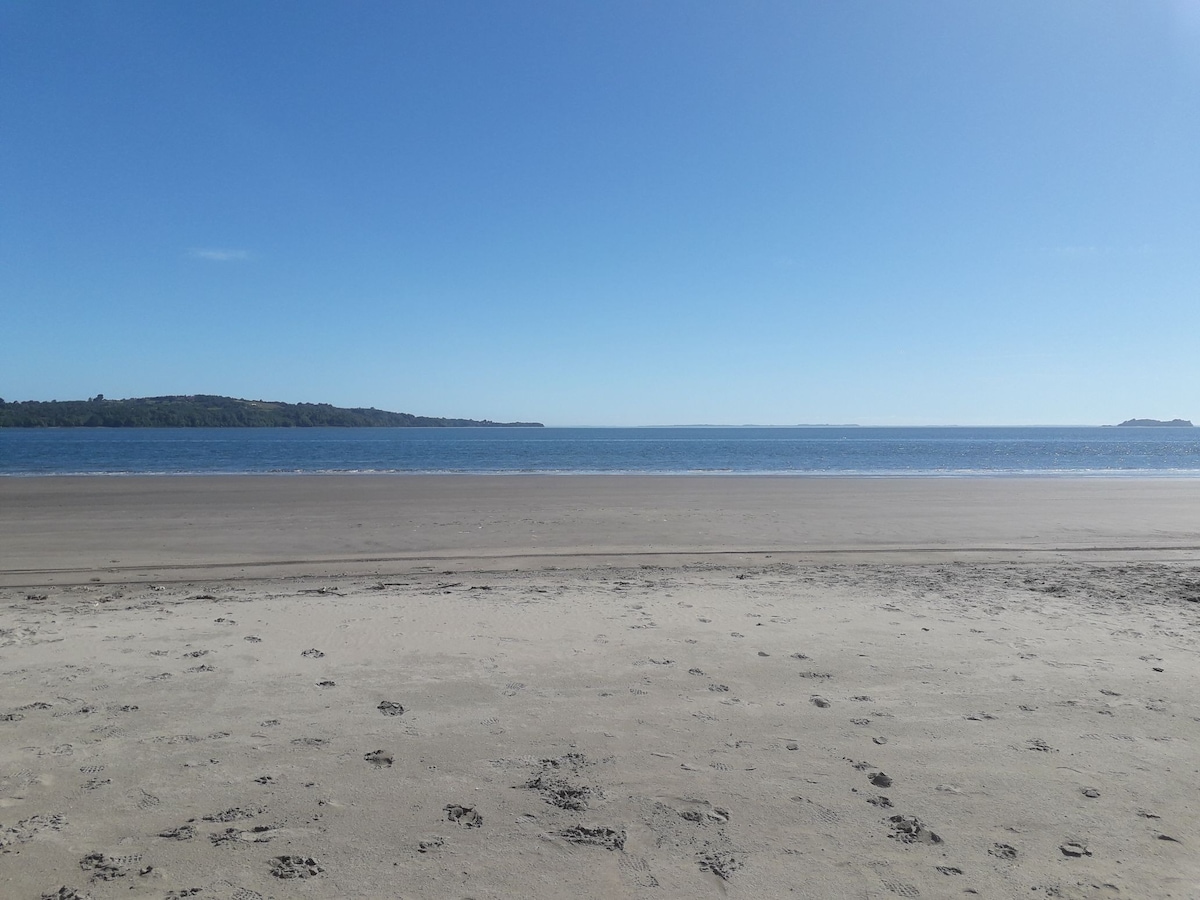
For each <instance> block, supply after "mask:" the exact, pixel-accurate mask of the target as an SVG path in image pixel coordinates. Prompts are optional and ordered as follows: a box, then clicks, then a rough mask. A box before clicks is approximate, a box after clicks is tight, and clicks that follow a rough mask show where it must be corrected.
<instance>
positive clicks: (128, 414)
mask: <svg viewBox="0 0 1200 900" xmlns="http://www.w3.org/2000/svg"><path fill="white" fill-rule="evenodd" d="M326 426H338V427H354V428H363V427H382V428H464V427H465V428H487V427H493V428H495V427H508V428H513V427H520V428H541V427H542V424H541V423H540V422H492V421H489V420H487V419H483V420H478V419H448V418H441V417H436V416H414V415H412V414H411V413H398V412H388V411H386V410H382V409H374V408H370V409H361V408H355V409H344V408H342V407H338V406H331V405H330V404H328V403H280V402H275V401H266V400H239V399H236V398H233V397H216V396H212V395H209V394H193V395H188V396H169V397H135V398H131V399H127V400H108V399H106V398H105V397H104V395H103V394H98V395H97V396H95V397H92V398H91V399H90V400H26V401H23V402H14V403H6V402H5V401H4V400H0V428H315V427H326Z"/></svg>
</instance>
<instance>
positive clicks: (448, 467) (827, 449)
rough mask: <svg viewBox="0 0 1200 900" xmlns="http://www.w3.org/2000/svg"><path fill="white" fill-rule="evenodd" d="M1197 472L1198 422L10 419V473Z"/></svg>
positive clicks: (2, 469)
mask: <svg viewBox="0 0 1200 900" xmlns="http://www.w3.org/2000/svg"><path fill="white" fill-rule="evenodd" d="M283 473H305V474H312V473H346V474H349V473H361V474H379V473H467V474H589V473H594V474H634V473H655V474H696V473H703V474H714V475H719V474H784V475H810V476H815V475H835V476H836V475H857V476H883V477H887V476H903V475H917V476H932V475H940V476H1004V475H1043V476H1046V475H1048V476H1054V475H1068V476H1078V475H1104V476H1114V475H1140V476H1151V475H1152V476H1159V477H1162V476H1184V477H1196V476H1200V429H1195V428H855V427H807V428H753V427H746V428H708V427H696V428H306V429H291V428H246V429H233V428H168V429H155V428H129V429H83V428H80V429H0V475H70V474H95V475H104V474H108V475H150V474H283Z"/></svg>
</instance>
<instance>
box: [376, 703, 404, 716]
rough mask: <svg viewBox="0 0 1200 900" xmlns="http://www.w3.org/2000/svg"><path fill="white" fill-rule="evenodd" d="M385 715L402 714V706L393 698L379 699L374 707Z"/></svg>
mask: <svg viewBox="0 0 1200 900" xmlns="http://www.w3.org/2000/svg"><path fill="white" fill-rule="evenodd" d="M375 708H376V709H377V710H379V711H380V712H381V713H383V715H385V716H402V715H404V707H403V706H401V705H400V704H399V703H397V702H396V701H395V700H380V701H379V705H378V706H377V707H375Z"/></svg>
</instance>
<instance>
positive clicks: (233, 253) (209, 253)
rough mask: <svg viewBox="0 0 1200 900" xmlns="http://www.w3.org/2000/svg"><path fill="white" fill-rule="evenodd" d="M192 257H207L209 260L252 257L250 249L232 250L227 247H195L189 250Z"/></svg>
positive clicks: (229, 260) (220, 260) (222, 260)
mask: <svg viewBox="0 0 1200 900" xmlns="http://www.w3.org/2000/svg"><path fill="white" fill-rule="evenodd" d="M188 256H190V257H191V258H192V259H207V260H208V261H209V262H239V261H241V260H246V259H249V258H250V251H248V250H230V249H228V248H225V247H193V248H192V249H191V250H189V251H188Z"/></svg>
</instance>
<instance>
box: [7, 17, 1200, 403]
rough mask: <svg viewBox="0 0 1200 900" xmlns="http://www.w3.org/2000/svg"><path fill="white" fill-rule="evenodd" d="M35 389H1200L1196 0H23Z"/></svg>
mask: <svg viewBox="0 0 1200 900" xmlns="http://www.w3.org/2000/svg"><path fill="white" fill-rule="evenodd" d="M0 121H2V122H3V123H4V124H3V132H4V134H3V139H2V140H0V316H2V318H0V329H2V331H0V333H2V335H3V342H2V343H3V346H2V349H0V396H2V397H3V398H4V399H6V400H10V401H11V400H34V399H36V400H49V399H74V398H82V397H86V396H91V395H94V394H96V393H104V394H105V395H106V396H109V397H132V396H146V395H159V394H175V393H215V394H228V395H232V396H238V397H247V398H253V399H258V398H262V399H276V400H287V401H323V402H330V403H334V404H337V405H342V406H375V407H378V408H383V409H392V410H399V411H404V412H413V413H417V414H422V415H446V416H467V417H472V418H490V419H494V420H512V419H525V420H531V419H535V420H540V421H543V422H546V423H547V424H552V425H638V424H685V423H718V424H743V423H757V424H776V425H788V424H796V423H802V422H804V423H810V422H835V423H841V422H859V423H863V424H882V425H888V424H954V423H957V424H1101V423H1108V422H1115V421H1120V420H1122V419H1124V418H1128V417H1131V416H1150V417H1158V418H1172V417H1175V416H1184V417H1191V418H1196V419H1200V399H1198V398H1200V391H1198V388H1200V361H1198V360H1200V352H1197V347H1196V345H1197V335H1200V149H1198V148H1200V3H1197V2H1194V0H1178V2H1167V0H1163V2H1156V0H1126V2H1106V0H1053V2H1046V0H1004V2H979V3H963V2H959V0H946V2H922V0H913V2H904V3H898V2H884V0H879V2H855V0H847V2H825V0H822V2H801V0H788V2H766V0H763V2H757V0H745V2H720V3H718V2H706V0H688V2H646V0H637V2H624V0H604V2H587V3H585V2H562V0H546V2H503V3H493V2H432V0H429V2H404V3H395V2H386V3H384V2H378V3H375V2H323V3H315V2H305V0H286V2H253V3H246V2H243V0H237V2H213V0H209V2H204V3H183V2H178V3H160V2H148V0H140V2H139V0H121V2H84V3H77V2H70V3H68V2H58V0H5V2H4V3H2V4H0Z"/></svg>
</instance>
